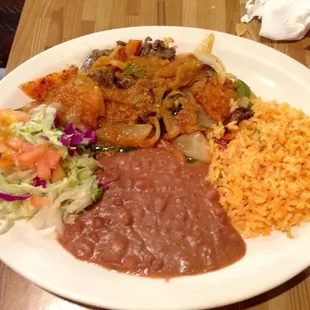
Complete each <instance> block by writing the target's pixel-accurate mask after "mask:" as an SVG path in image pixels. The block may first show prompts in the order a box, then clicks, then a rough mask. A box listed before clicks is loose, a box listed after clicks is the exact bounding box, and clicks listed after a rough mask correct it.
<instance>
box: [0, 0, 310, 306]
mask: <svg viewBox="0 0 310 310" xmlns="http://www.w3.org/2000/svg"><path fill="white" fill-rule="evenodd" d="M241 2H245V1H242V0H241ZM243 12H244V3H240V0H26V3H25V7H24V10H23V13H22V17H21V20H20V24H19V27H18V30H17V34H16V37H15V41H14V44H13V48H12V51H11V55H10V58H9V62H8V65H7V72H9V71H11V70H13V69H14V68H15V67H16V66H17V65H19V64H21V63H22V62H24V61H25V60H27V59H28V58H30V57H32V56H34V55H35V54H37V53H39V52H41V51H43V50H44V49H47V48H49V47H51V46H53V45H56V44H58V43H61V42H64V41H67V40H70V39H72V38H75V37H78V36H81V35H85V34H88V33H92V32H96V31H101V30H106V29H111V28H119V27H126V26H138V25H183V26H190V27H199V28H208V29H213V30H219V31H224V32H228V33H231V34H235V25H236V23H238V22H239V21H240V16H241V15H242V14H243ZM259 27H260V26H259V23H258V22H256V21H255V22H251V23H250V24H249V25H248V32H247V33H246V34H245V35H244V36H245V37H248V38H250V39H252V40H255V41H259V42H262V43H264V44H266V45H269V46H272V47H273V48H275V49H278V50H280V51H281V52H284V53H286V54H288V55H290V56H291V57H293V58H295V59H296V60H298V61H300V62H301V63H303V64H305V65H306V66H308V67H310V36H309V34H308V37H306V38H305V39H303V40H301V41H299V42H294V43H285V42H284V43H283V42H281V43H275V42H271V41H269V40H267V39H263V38H260V37H259V34H258V33H259ZM296 259H297V258H296ZM262 272H263V271H262ZM309 272H310V269H308V270H306V271H304V272H303V273H302V274H300V275H298V276H297V277H295V278H294V279H292V280H291V281H289V282H287V283H285V284H283V285H282V286H280V287H278V288H276V289H274V290H272V291H270V292H267V293H266V294H263V295H260V296H258V297H256V298H253V299H250V300H247V301H244V302H241V303H238V304H235V305H231V306H227V307H222V308H219V309H218V310H237V309H239V310H240V309H251V310H309V309H310V293H309V291H310V278H308V274H309ZM267 276H268V275H266V277H267ZM253 281H255V279H253ZM0 309H1V310H38V309H40V310H56V309H57V310H66V309H68V310H69V309H72V310H73V309H79V310H80V309H87V308H86V307H85V306H81V305H76V304H73V303H70V302H68V301H65V300H63V299H60V298H58V297H55V296H53V295H51V294H50V293H47V292H45V291H43V290H42V289H40V288H38V287H37V286H35V285H33V284H31V283H30V282H29V281H27V280H25V279H24V278H22V277H21V276H19V275H17V274H16V273H14V272H13V271H11V270H10V269H9V268H8V267H6V266H4V265H3V264H1V263H0ZM88 309H89V308H88Z"/></svg>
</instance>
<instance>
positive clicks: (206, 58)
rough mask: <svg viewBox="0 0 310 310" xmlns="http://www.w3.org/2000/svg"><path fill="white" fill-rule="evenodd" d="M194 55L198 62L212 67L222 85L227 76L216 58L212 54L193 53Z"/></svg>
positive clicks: (223, 67)
mask: <svg viewBox="0 0 310 310" xmlns="http://www.w3.org/2000/svg"><path fill="white" fill-rule="evenodd" d="M194 55H195V56H196V57H197V59H198V60H200V61H202V62H203V63H205V64H207V65H209V66H210V67H212V68H213V69H214V70H215V71H216V73H217V74H218V76H219V80H220V82H221V83H222V84H224V82H225V80H226V74H227V73H226V68H225V66H224V64H223V63H222V61H221V60H220V59H219V58H218V57H216V56H214V55H212V54H205V53H195V54H194Z"/></svg>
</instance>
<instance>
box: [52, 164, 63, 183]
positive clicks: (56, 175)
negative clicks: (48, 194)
mask: <svg viewBox="0 0 310 310" xmlns="http://www.w3.org/2000/svg"><path fill="white" fill-rule="evenodd" d="M65 176H66V175H65V172H64V170H63V169H62V167H61V165H60V163H59V162H58V164H57V167H56V168H55V169H54V170H53V171H52V177H51V181H52V182H53V183H55V182H57V181H60V180H62V179H63V178H64V177H65Z"/></svg>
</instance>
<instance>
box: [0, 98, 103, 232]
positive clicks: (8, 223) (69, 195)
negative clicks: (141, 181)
mask: <svg viewBox="0 0 310 310" xmlns="http://www.w3.org/2000/svg"><path fill="white" fill-rule="evenodd" d="M58 107H59V106H57V104H50V105H45V104H41V105H39V106H36V107H34V108H32V109H30V110H29V111H28V112H24V111H21V110H12V109H2V110H0V233H5V232H6V231H7V230H9V229H10V228H11V227H12V225H13V224H14V222H15V220H17V219H28V220H29V221H30V222H31V224H32V225H33V226H34V227H35V228H36V229H44V228H49V227H54V226H56V228H57V229H58V230H60V231H61V229H62V225H63V223H70V222H73V221H74V219H75V217H76V214H77V213H79V212H81V211H82V210H84V209H85V208H87V207H88V206H89V205H91V204H92V203H93V202H94V201H96V200H97V199H99V198H100V197H101V195H102V191H103V188H104V187H103V184H101V183H100V182H99V181H98V180H97V178H96V176H95V174H94V173H95V171H96V170H97V169H98V168H99V163H98V162H97V161H96V160H95V159H94V158H93V157H92V156H91V155H90V154H85V153H82V154H81V153H79V152H78V149H79V147H83V146H89V145H91V144H93V143H94V142H95V140H96V136H95V131H94V130H91V129H88V130H83V129H81V128H77V127H75V126H74V125H73V124H72V123H69V124H68V125H67V126H66V127H65V128H62V127H60V125H59V121H58V118H57V116H56V113H57V109H58Z"/></svg>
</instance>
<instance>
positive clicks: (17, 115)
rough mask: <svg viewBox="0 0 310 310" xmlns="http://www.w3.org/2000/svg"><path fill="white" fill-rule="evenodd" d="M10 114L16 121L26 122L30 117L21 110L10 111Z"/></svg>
mask: <svg viewBox="0 0 310 310" xmlns="http://www.w3.org/2000/svg"><path fill="white" fill-rule="evenodd" d="M12 114H13V116H14V118H15V121H16V122H22V123H26V122H27V121H29V118H30V117H29V115H28V113H26V112H23V111H12Z"/></svg>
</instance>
